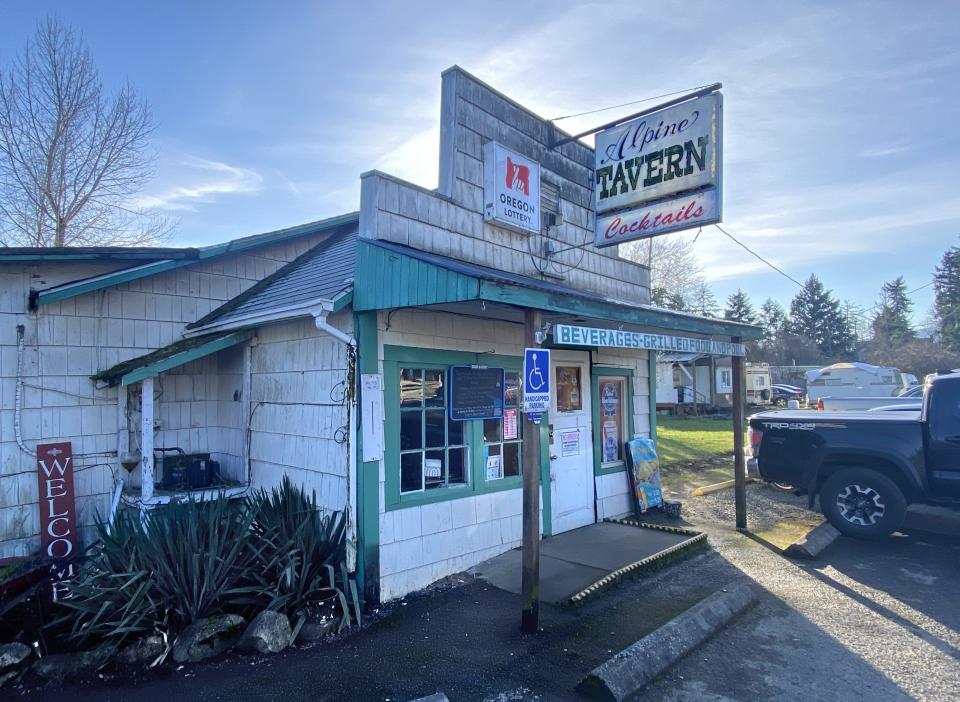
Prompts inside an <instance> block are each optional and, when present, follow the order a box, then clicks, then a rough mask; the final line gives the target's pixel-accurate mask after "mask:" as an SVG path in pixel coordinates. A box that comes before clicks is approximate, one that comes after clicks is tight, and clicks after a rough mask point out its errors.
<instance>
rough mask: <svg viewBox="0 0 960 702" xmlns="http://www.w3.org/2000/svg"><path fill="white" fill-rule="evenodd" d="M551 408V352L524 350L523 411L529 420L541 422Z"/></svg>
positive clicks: (546, 350) (545, 350)
mask: <svg viewBox="0 0 960 702" xmlns="http://www.w3.org/2000/svg"><path fill="white" fill-rule="evenodd" d="M549 408H550V351H549V350H548V349H524V352H523V411H524V413H526V415H527V418H528V419H531V420H533V421H534V422H539V421H540V419H541V418H542V417H543V414H544V412H546V411H547V410H548V409H549Z"/></svg>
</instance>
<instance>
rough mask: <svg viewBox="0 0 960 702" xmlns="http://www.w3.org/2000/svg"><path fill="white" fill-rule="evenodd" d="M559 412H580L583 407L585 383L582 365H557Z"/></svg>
mask: <svg viewBox="0 0 960 702" xmlns="http://www.w3.org/2000/svg"><path fill="white" fill-rule="evenodd" d="M555 385H556V393H557V412H579V411H580V410H582V409H583V385H582V383H581V378H580V366H557V370H556V383H555Z"/></svg>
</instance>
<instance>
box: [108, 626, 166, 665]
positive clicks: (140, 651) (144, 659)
mask: <svg viewBox="0 0 960 702" xmlns="http://www.w3.org/2000/svg"><path fill="white" fill-rule="evenodd" d="M166 650H167V644H166V642H165V641H164V640H163V637H162V636H160V635H158V634H152V635H150V636H144V637H143V638H142V639H139V640H137V641H134V642H133V643H132V644H130V645H128V646H126V647H124V649H123V650H122V651H120V655H119V656H118V657H117V658H118V659H119V660H120V662H121V663H126V664H128V665H148V664H150V663H153V661H155V660H157V658H159V657H160V656H162V655H163V652H164V651H166Z"/></svg>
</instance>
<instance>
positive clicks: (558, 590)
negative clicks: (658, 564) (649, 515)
mask: <svg viewBox="0 0 960 702" xmlns="http://www.w3.org/2000/svg"><path fill="white" fill-rule="evenodd" d="M690 538H691V537H690V536H689V535H684V534H674V533H670V532H666V531H657V530H654V529H641V528H638V527H634V526H628V525H625V524H616V523H611V522H602V523H600V524H591V525H590V526H585V527H581V528H580V529H574V530H573V531H568V532H565V533H563V534H559V535H557V536H551V537H548V538H546V539H544V540H543V541H542V542H541V544H540V599H541V600H542V601H544V602H550V603H551V604H563V603H565V602H566V601H567V600H569V599H570V598H571V597H572V596H573V595H575V594H577V593H578V592H580V591H581V590H583V589H585V588H587V587H589V586H590V585H593V584H594V583H595V582H597V581H598V580H600V579H601V578H603V577H605V576H607V575H609V574H610V573H612V572H613V571H616V570H619V569H620V568H623V567H625V566H628V565H630V564H632V563H636V562H637V561H640V560H643V559H644V558H647V557H649V556H653V555H655V554H657V553H660V552H662V551H665V550H667V549H668V548H670V547H672V546H676V545H677V544H680V543H683V542H684V541H686V540H688V539H690ZM470 573H471V574H473V575H476V576H478V577H480V578H482V579H483V580H485V581H487V582H488V583H490V584H491V585H493V586H494V587H498V588H500V589H501V590H506V591H507V592H512V593H515V594H520V574H521V569H520V549H519V548H517V549H514V550H512V551H507V552H506V553H504V554H501V555H499V556H496V557H495V558H491V559H490V560H488V561H484V562H483V563H481V564H479V565H477V566H476V567H474V568H473V569H472V570H471V571H470Z"/></svg>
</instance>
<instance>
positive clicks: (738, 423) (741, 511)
mask: <svg viewBox="0 0 960 702" xmlns="http://www.w3.org/2000/svg"><path fill="white" fill-rule="evenodd" d="M731 340H732V341H733V343H735V344H739V343H740V337H738V336H735V337H733V339H731ZM730 361H731V363H732V364H733V378H732V380H733V408H732V409H733V470H734V476H733V478H734V481H735V482H734V494H735V500H736V512H737V531H746V529H747V473H746V465H745V463H744V454H743V408H744V400H745V398H746V392H745V387H744V385H745V383H746V378H745V377H744V376H745V375H746V374H745V372H744V359H743V356H733V357H731V359H730Z"/></svg>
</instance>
